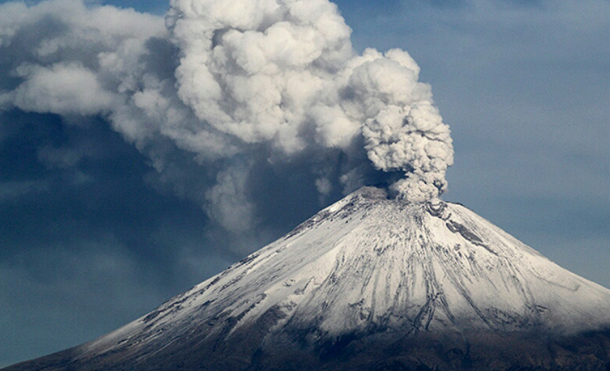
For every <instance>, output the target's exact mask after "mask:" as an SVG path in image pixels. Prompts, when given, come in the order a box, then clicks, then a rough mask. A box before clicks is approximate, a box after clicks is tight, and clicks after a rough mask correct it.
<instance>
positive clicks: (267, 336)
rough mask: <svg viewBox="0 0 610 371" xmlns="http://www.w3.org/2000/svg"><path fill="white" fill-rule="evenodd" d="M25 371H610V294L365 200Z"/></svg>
mask: <svg viewBox="0 0 610 371" xmlns="http://www.w3.org/2000/svg"><path fill="white" fill-rule="evenodd" d="M4 370H5V371H17V370H20V371H21V370H227V371H233V370H600V371H608V370H610V290H608V289H606V288H604V287H601V286H599V285H597V284H595V283H593V282H590V281H588V280H586V279H584V278H582V277H579V276H577V275H575V274H573V273H571V272H569V271H567V270H565V269H563V268H561V267H559V266H558V265H556V264H554V263H553V262H551V261H550V260H548V259H546V258H545V257H543V256H542V255H540V254H539V253H538V252H536V251H535V250H533V249H531V248H529V247H527V246H525V245H524V244H523V243H521V242H519V241H518V240H517V239H515V238H513V237H511V236H510V235H509V234H507V233H506V232H504V231H502V230H501V229H500V228H498V227H496V226H494V225H493V224H491V223H490V222H488V221H486V220H485V219H483V218H481V217H480V216H478V215H477V214H475V213H474V212H472V211H470V210H469V209H467V208H466V207H464V206H462V205H460V204H455V203H448V202H443V201H440V200H436V201H429V202H427V203H407V202H404V201H400V200H396V199H390V198H388V197H387V195H386V192H385V191H384V190H382V189H378V188H373V187H367V188H363V189H361V190H359V191H357V192H355V193H353V194H351V195H349V196H347V197H346V198H344V199H343V200H341V201H339V202H337V203H335V204H334V205H332V206H330V207H328V208H326V209H324V210H322V211H320V212H319V213H318V214H316V215H315V216H313V217H312V218H310V219H309V220H307V221H306V222H304V223H302V224H301V225H300V226H298V227H297V228H296V229H294V230H293V231H292V232H290V233H288V234H287V235H286V236H284V237H282V238H280V239H279V240H277V241H275V242H273V243H271V244H269V245H267V246H266V247H264V248H262V249H261V250H259V251H257V252H255V253H253V254H251V255H250V256H248V257H246V258H245V259H243V260H242V261H240V262H239V263H236V264H234V265H233V266H231V267H229V268H228V269H227V270H225V271H224V272H222V273H220V274H218V275H217V276H215V277H212V278H210V279H208V280H207V281H205V282H203V283H201V284H199V285H197V286H195V287H193V288H192V289H191V290H189V291H188V292H186V293H184V294H181V295H178V296H176V297H174V298H172V299H170V300H169V301H167V302H166V303H164V304H163V305H161V306H160V307H159V308H158V309H156V310H155V311H153V312H151V313H149V314H147V315H145V316H143V317H141V318H140V319H138V320H136V321H134V322H132V323H130V324H128V325H126V326H124V327H122V328H120V329H118V330H116V331H114V332H112V333H110V334H108V335H106V336H103V337H101V338H99V339H97V340H94V341H92V342H89V343H86V344H83V345H80V346H77V347H75V348H72V349H69V350H66V351H63V352H59V353H56V354H53V355H50V356H46V357H43V358H39V359H36V360H33V361H28V362H24V363H21V364H17V365H14V366H11V367H8V368H6V369H4Z"/></svg>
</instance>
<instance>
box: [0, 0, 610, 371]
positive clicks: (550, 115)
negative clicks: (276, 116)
mask: <svg viewBox="0 0 610 371" xmlns="http://www.w3.org/2000/svg"><path fill="white" fill-rule="evenodd" d="M4 3H7V1H0V4H4ZM28 3H31V2H28ZM97 4H100V2H97ZM101 4H109V5H115V6H119V7H123V8H128V7H135V8H136V10H138V11H141V12H149V13H152V14H155V15H161V14H163V13H164V12H165V10H166V9H168V8H169V5H168V3H167V2H166V1H107V2H101ZM336 4H337V5H338V6H339V9H340V11H341V14H342V15H343V16H344V18H345V19H346V23H347V24H348V25H349V26H350V27H351V28H352V30H353V34H352V42H353V44H354V47H355V48H356V49H357V50H358V51H363V50H364V49H365V48H367V47H374V48H377V49H378V50H381V51H384V50H388V49H391V48H401V49H403V50H406V51H408V52H409V53H410V54H411V56H412V57H413V58H414V59H415V60H416V61H417V63H418V64H419V66H420V67H421V74H420V80H422V81H424V82H428V83H430V84H431V85H432V91H433V93H434V100H435V102H436V104H437V106H438V107H439V109H440V112H441V114H442V116H443V118H444V121H445V123H447V124H449V125H450V127H451V131H452V138H453V141H454V148H455V164H454V166H453V167H451V168H450V169H449V171H448V175H447V178H448V182H449V191H448V192H447V193H446V194H445V195H443V198H444V199H445V200H448V201H456V202H460V203H463V204H464V205H466V206H467V207H469V208H470V209H472V210H474V211H475V212H477V213H478V214H480V215H482V216H483V217H485V218H487V219H488V220H490V221H491V222H493V223H494V224H496V225H498V226H499V227H501V228H503V229H504V230H506V231H507V232H509V233H510V234H512V235H514V236H515V237H517V238H518V239H520V240H521V241H523V242H524V243H526V244H528V245H530V246H532V247H533V248H535V249H536V250H538V251H540V252H541V253H542V254H544V255H545V256H547V257H549V258H550V259H551V260H553V261H555V262H557V263H558V264H560V265H561V266H563V267H565V268H567V269H569V270H571V271H573V272H575V273H577V274H579V275H582V276H584V277H586V278H588V279H591V280H593V281H595V282H597V283H599V284H601V285H604V286H606V287H610V270H608V269H607V267H608V264H609V263H610V228H608V225H610V192H609V191H608V186H609V185H610V168H609V167H608V164H609V163H610V146H609V145H608V138H609V137H610V126H609V125H608V124H609V122H610V110H608V108H607V106H608V103H607V102H608V101H609V98H610V85H609V84H608V82H609V81H610V47H609V46H608V45H609V44H608V42H607V38H608V35H610V17H609V15H610V2H609V1H606V0H585V1H582V2H578V3H573V2H570V1H567V0H560V1H555V2H550V1H544V0H538V1H525V0H522V1H518V0H514V1H510V0H503V1H501V0H472V1H469V0H463V1H459V0H453V1H424V0H411V1H407V0H404V1H385V2H383V5H379V4H378V2H373V1H344V0H341V1H336ZM2 22H6V20H3V19H2V16H1V15H0V25H2V24H3V23H2ZM2 32H3V28H2V27H0V40H1V37H2V35H3V34H2ZM0 45H2V43H1V42H0ZM159 45H160V47H161V46H163V45H162V44H159ZM12 50H15V53H17V52H18V51H21V50H22V49H19V48H17V49H12ZM12 58H13V55H7V54H0V66H3V67H2V68H9V67H8V66H11V61H12ZM159 66H161V62H159ZM161 67H162V66H161ZM161 67H159V68H161ZM2 76H3V77H4V78H5V79H6V81H5V82H2V83H0V93H1V92H2V89H3V88H2V86H5V85H2V84H6V86H9V85H10V84H12V82H11V81H12V80H11V79H13V78H15V76H13V75H10V74H8V73H6V71H4V72H2ZM0 108H2V106H1V100H0ZM0 114H1V115H0V246H2V248H1V251H0V308H2V309H1V310H0V332H1V333H3V334H4V335H5V336H3V337H2V339H0V349H3V350H5V351H3V352H1V353H0V367H1V366H3V365H8V364H11V363H14V362H18V361H21V360H26V359H29V358H32V357H36V356H40V355H43V354H46V353H50V352H53V351H58V350H61V349H64V348H67V347H70V346H73V345H77V344H79V343H82V342H84V341H87V340H91V339H93V338H95V337H97V336H100V335H103V334H105V333H107V332H109V331H111V330H113V329H115V328H116V327H118V326H120V325H122V324H125V323H127V322H129V321H131V320H133V319H135V318H137V317H138V316H140V315H143V314H145V313H146V312H148V311H150V310H152V309H154V308H155V307H156V306H157V305H159V304H160V303H161V302H163V301H164V300H166V299H167V298H169V297H170V296H173V295H175V294H178V293H180V292H182V291H184V290H186V289H188V288H189V287H190V286H192V285H194V284H196V283H199V282H201V281H203V280H204V279H206V278H208V277H210V276H211V275H213V274H215V273H217V272H219V271H220V270H222V269H224V268H226V267H227V266H228V265H230V264H231V263H232V262H234V261H236V260H239V259H240V258H241V257H243V256H244V254H246V253H248V252H251V251H253V250H255V249H256V248H258V247H260V246H262V244H264V243H266V242H269V241H272V240H273V239H275V238H277V237H279V236H280V235H281V234H282V233H285V232H286V231H288V230H289V229H291V228H292V227H293V226H295V225H296V224H298V223H299V222H301V221H303V220H304V219H305V218H306V217H308V216H310V215H312V214H313V213H315V212H316V211H317V210H318V209H319V208H320V207H322V206H324V204H327V203H328V202H331V201H332V200H334V199H337V198H338V197H340V194H338V193H335V194H332V195H331V197H330V198H327V199H325V200H321V201H320V202H310V200H311V199H316V200H317V196H316V194H315V193H308V192H310V191H311V190H310V189H308V188H302V187H301V185H300V183H301V182H302V181H305V180H306V179H305V180H304V179H302V178H299V177H298V176H294V177H293V176H281V177H279V176H278V177H277V178H273V177H274V176H276V175H277V174H276V173H274V171H277V169H274V168H265V167H261V168H260V171H259V174H260V175H259V177H258V178H257V179H255V180H254V181H253V182H252V184H253V185H252V189H253V191H252V192H258V193H264V192H267V193H268V194H269V195H267V196H265V195H263V196H261V197H260V199H259V201H258V204H257V205H256V207H257V208H258V210H259V214H258V217H259V222H258V224H257V225H258V229H257V230H256V231H255V232H253V233H252V234H249V235H248V236H249V237H248V238H246V237H244V238H240V239H234V238H232V237H231V236H227V234H226V233H224V234H223V233H220V232H218V231H216V230H215V229H214V226H213V222H211V221H210V217H209V214H208V213H207V212H206V210H205V208H202V206H201V204H200V203H198V202H196V200H197V197H198V195H197V194H196V193H193V189H196V185H197V184H199V183H198V182H201V181H202V180H201V179H202V178H203V177H204V176H205V175H204V174H199V173H198V170H197V169H198V168H197V164H196V163H195V161H193V160H192V159H182V158H177V159H175V161H176V163H180V164H183V167H182V168H180V169H173V171H174V172H173V173H172V172H170V171H168V172H165V173H163V175H159V174H158V173H157V172H156V171H155V170H154V169H153V164H152V163H151V159H150V157H149V156H147V155H143V154H142V153H143V152H142V151H139V150H138V149H136V147H135V146H133V145H132V144H130V143H128V142H127V141H125V140H124V138H123V137H122V136H121V135H120V134H118V133H117V132H116V131H114V130H112V129H111V127H110V126H109V125H108V124H107V123H106V122H105V121H104V120H103V118H101V117H91V118H88V119H87V120H80V119H79V120H80V121H79V122H78V123H74V122H71V121H70V120H76V119H75V118H70V117H68V118H66V117H63V118H62V117H60V116H59V115H57V114H53V113H46V114H45V113H32V112H24V111H22V110H19V109H11V110H5V111H0ZM175 156H178V157H179V156H180V154H175ZM295 166H296V165H295ZM170 170H172V169H170ZM170 173H171V174H172V176H174V177H175V178H176V179H180V182H176V181H174V182H171V183H168V182H165V181H164V180H163V179H161V178H162V177H163V176H166V175H167V174H170ZM268 179H273V181H269V180H268ZM297 189H298V190H299V196H294V197H291V196H290V195H291V192H294V190H297ZM294 193H295V194H296V192H294ZM279 200H281V202H280V201H279ZM308 200H309V201H308ZM228 245H231V246H229V247H227V246H228Z"/></svg>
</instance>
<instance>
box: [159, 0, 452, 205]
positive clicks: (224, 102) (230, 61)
mask: <svg viewBox="0 0 610 371" xmlns="http://www.w3.org/2000/svg"><path fill="white" fill-rule="evenodd" d="M167 25H168V27H169V29H170V31H171V34H172V40H173V41H174V42H175V43H176V45H178V47H179V49H180V55H181V58H180V65H179V66H178V68H177V70H176V77H177V80H178V84H177V86H178V96H179V97H180V99H181V100H182V101H183V102H184V103H186V104H187V105H188V106H189V107H191V108H192V109H193V111H194V112H195V114H196V116H197V118H199V120H200V121H201V123H202V125H201V126H200V127H199V128H197V129H196V133H194V134H195V135H197V133H205V134H207V132H209V131H210V130H217V131H219V132H221V133H223V134H228V135H230V136H231V137H234V138H238V139H239V140H240V141H242V142H244V143H249V144H250V143H270V144H271V146H272V147H273V149H274V150H276V151H278V152H279V153H280V154H281V155H282V156H291V155H293V154H294V153H298V152H301V151H303V150H305V149H308V148H311V147H323V148H338V149H341V150H344V151H347V149H348V148H349V147H350V146H351V145H353V143H354V142H355V141H356V138H357V137H359V136H362V138H363V139H364V140H363V144H364V148H363V149H364V150H365V151H366V153H367V156H368V159H369V160H370V161H371V162H372V163H373V164H374V166H375V168H376V169H378V170H381V171H399V172H403V173H405V177H404V178H403V179H401V180H399V181H397V182H396V183H394V184H393V185H392V188H393V189H394V190H395V191H396V192H397V193H398V194H399V195H400V196H401V197H404V198H406V199H408V200H410V201H416V202H419V201H425V200H428V199H430V198H433V197H436V196H438V195H439V194H440V193H442V192H443V191H444V190H445V189H446V181H445V171H446V170H447V167H448V166H450V165H451V164H452V161H453V149H452V145H451V138H450V136H449V128H448V126H447V125H445V124H443V122H442V119H441V117H440V115H439V113H438V110H437V109H436V107H435V106H434V105H433V103H432V94H431V92H430V87H429V85H427V84H423V83H420V82H418V74H419V67H418V66H417V64H416V63H415V61H414V60H413V59H412V58H411V57H410V56H409V54H407V53H406V52H404V51H402V50H398V49H394V50H390V51H388V52H387V53H385V54H382V53H380V52H378V51H376V50H373V49H367V50H366V51H365V52H364V54H363V55H361V56H360V55H355V53H354V51H353V48H352V45H351V43H350V32H351V30H350V29H349V27H348V26H347V25H346V24H345V22H344V20H343V18H342V17H341V16H340V15H339V14H338V12H337V8H336V6H335V5H334V4H332V3H330V2H328V1H326V0H310V1H298V0H292V1H291V0H280V1H277V0H259V1H249V0H232V1H222V2H220V1H211V0H174V1H172V8H171V10H170V12H169V13H168V16H167ZM204 123H205V124H204ZM204 136H207V135H204Z"/></svg>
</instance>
